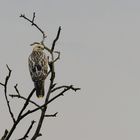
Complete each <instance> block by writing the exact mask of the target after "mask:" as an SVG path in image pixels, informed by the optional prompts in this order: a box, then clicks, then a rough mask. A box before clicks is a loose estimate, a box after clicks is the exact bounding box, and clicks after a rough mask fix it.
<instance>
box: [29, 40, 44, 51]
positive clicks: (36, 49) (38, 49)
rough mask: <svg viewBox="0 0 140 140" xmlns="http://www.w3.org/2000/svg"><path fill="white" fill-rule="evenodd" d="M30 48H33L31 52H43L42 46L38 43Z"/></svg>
mask: <svg viewBox="0 0 140 140" xmlns="http://www.w3.org/2000/svg"><path fill="white" fill-rule="evenodd" d="M31 46H33V51H43V50H44V49H45V47H44V45H42V44H41V43H38V42H34V43H33V44H31Z"/></svg>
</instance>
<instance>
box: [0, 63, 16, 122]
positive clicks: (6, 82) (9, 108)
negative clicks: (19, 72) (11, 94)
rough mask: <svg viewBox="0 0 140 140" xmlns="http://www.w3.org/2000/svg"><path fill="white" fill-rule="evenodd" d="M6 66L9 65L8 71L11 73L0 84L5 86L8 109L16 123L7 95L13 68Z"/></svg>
mask: <svg viewBox="0 0 140 140" xmlns="http://www.w3.org/2000/svg"><path fill="white" fill-rule="evenodd" d="M6 67H7V69H8V71H9V73H8V75H7V76H6V78H5V83H4V84H3V83H1V84H0V85H2V86H3V87H4V95H5V99H6V103H7V106H8V110H9V113H10V115H11V118H12V120H13V123H15V118H14V114H13V112H12V110H11V107H10V103H9V100H8V97H7V84H8V81H9V79H10V76H11V72H12V70H11V69H10V68H9V66H8V65H6Z"/></svg>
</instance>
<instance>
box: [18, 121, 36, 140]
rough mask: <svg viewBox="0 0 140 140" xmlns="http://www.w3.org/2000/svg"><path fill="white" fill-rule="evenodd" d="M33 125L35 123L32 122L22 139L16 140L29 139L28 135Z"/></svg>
mask: <svg viewBox="0 0 140 140" xmlns="http://www.w3.org/2000/svg"><path fill="white" fill-rule="evenodd" d="M34 123H35V121H34V120H33V121H32V122H31V124H30V126H29V128H28V130H27V132H26V133H25V135H24V136H23V138H20V139H18V140H26V138H28V137H29V136H28V134H29V133H30V131H31V129H32V127H33V125H34Z"/></svg>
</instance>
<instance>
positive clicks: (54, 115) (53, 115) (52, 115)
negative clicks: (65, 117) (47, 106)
mask: <svg viewBox="0 0 140 140" xmlns="http://www.w3.org/2000/svg"><path fill="white" fill-rule="evenodd" d="M57 114H58V112H56V113H54V114H51V115H45V117H56V115H57Z"/></svg>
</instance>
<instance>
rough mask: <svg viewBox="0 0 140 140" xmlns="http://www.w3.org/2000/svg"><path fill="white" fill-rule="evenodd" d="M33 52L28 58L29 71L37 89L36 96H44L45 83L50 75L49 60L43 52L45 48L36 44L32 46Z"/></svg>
mask: <svg viewBox="0 0 140 140" xmlns="http://www.w3.org/2000/svg"><path fill="white" fill-rule="evenodd" d="M31 46H33V51H32V53H31V54H30V56H29V58H28V63H29V71H30V74H31V78H32V80H33V82H34V86H35V89H36V96H37V97H38V98H39V97H43V96H44V83H45V79H46V77H47V74H48V58H47V56H46V54H45V53H44V52H43V50H44V46H43V45H42V44H41V43H38V42H35V43H33V44H31Z"/></svg>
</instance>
